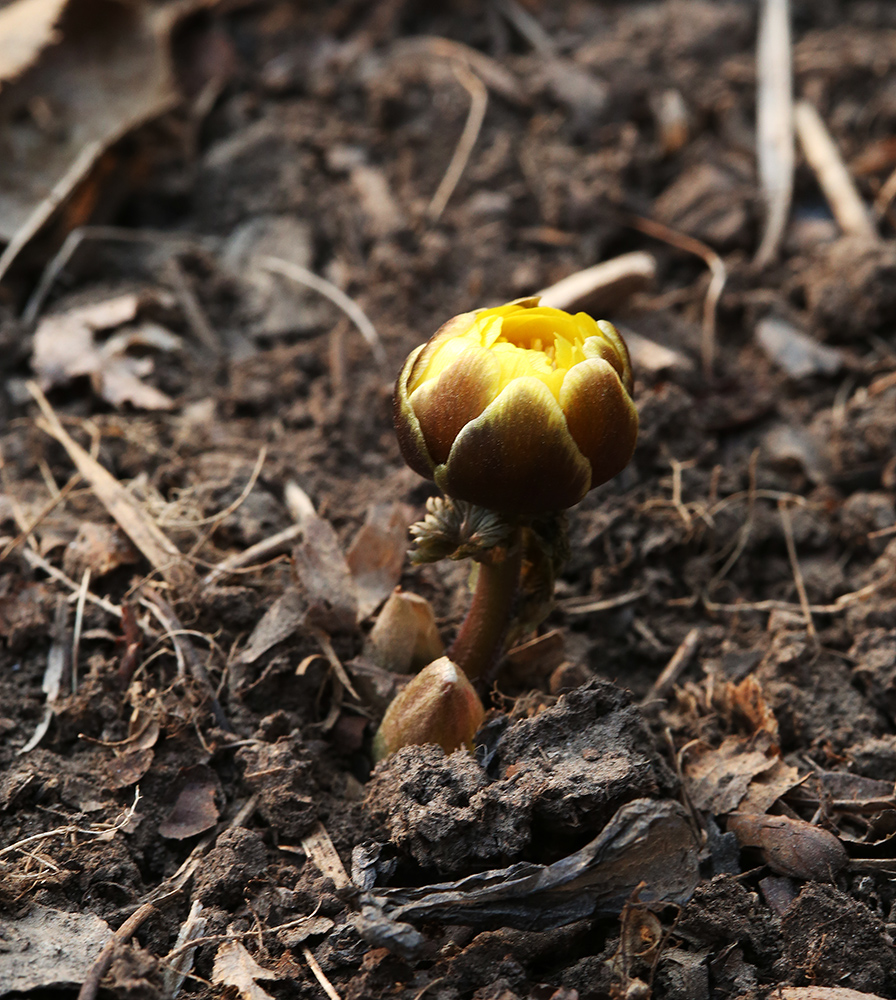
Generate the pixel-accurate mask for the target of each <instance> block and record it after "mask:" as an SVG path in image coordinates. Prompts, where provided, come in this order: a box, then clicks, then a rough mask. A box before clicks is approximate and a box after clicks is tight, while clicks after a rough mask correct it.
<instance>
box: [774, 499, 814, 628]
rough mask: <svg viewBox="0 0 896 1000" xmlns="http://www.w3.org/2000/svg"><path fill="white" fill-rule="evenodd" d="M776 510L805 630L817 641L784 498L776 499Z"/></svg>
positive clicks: (788, 510) (791, 524)
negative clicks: (779, 516)
mask: <svg viewBox="0 0 896 1000" xmlns="http://www.w3.org/2000/svg"><path fill="white" fill-rule="evenodd" d="M778 511H779V513H780V514H781V524H782V526H783V528H784V541H785V542H786V544H787V558H788V559H789V560H790V569H791V571H792V572H793V582H794V583H795V584H796V592H797V594H798V595H799V599H800V608H801V609H802V612H803V617H804V618H805V619H806V632H807V634H808V636H809V638H810V639H811V640H812V641H813V642H817V641H818V634H817V633H816V631H815V622H814V621H813V620H812V610H811V608H810V606H809V597H808V595H807V594H806V583H805V581H804V580H803V571H802V570H801V569H800V561H799V559H798V558H797V554H796V543H795V542H794V540H793V523H792V522H791V519H790V508H789V507H788V506H787V502H786V501H785V500H779V501H778Z"/></svg>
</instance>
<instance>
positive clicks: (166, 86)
mask: <svg viewBox="0 0 896 1000" xmlns="http://www.w3.org/2000/svg"><path fill="white" fill-rule="evenodd" d="M59 10H62V8H61V7H60V8H59ZM57 13H58V12H57ZM4 14H5V16H6V18H8V19H10V20H12V21H14V22H16V23H17V24H18V27H19V29H20V31H19V40H18V43H15V42H13V43H12V45H13V48H12V52H11V53H10V52H9V50H4V54H5V55H6V56H7V58H9V60H10V66H9V69H10V70H12V71H13V72H12V73H11V74H9V75H10V76H12V75H17V76H18V78H17V79H15V80H14V81H12V82H10V81H9V76H7V81H6V82H5V83H4V85H3V88H2V90H0V119H2V120H3V121H4V123H5V126H4V156H3V158H2V160H0V239H2V240H3V241H5V242H6V243H7V244H8V245H7V248H6V250H5V251H4V253H3V255H2V256H0V277H2V275H3V274H4V273H5V272H6V271H7V270H8V268H9V266H10V264H11V263H12V262H13V261H14V260H15V258H16V257H17V256H18V254H19V253H20V252H21V250H22V249H23V248H24V247H25V246H27V244H28V243H29V241H30V240H31V239H32V238H33V237H34V236H35V235H36V234H37V233H38V232H39V231H40V230H41V229H42V228H43V227H44V226H45V225H46V224H47V223H48V222H49V221H50V220H51V219H53V218H54V217H58V216H59V215H60V214H62V213H68V214H69V215H73V217H71V218H68V219H67V220H66V221H67V223H68V228H73V227H74V226H76V225H81V224H83V223H84V222H86V221H88V219H89V218H90V215H91V210H92V209H93V208H94V207H95V206H96V205H97V203H98V202H99V201H101V200H102V199H103V198H104V197H108V192H109V190H111V189H112V188H111V187H110V185H108V184H106V185H101V184H99V183H95V184H94V185H93V186H92V187H90V186H89V185H88V184H87V183H86V181H87V178H89V177H90V175H91V173H92V171H93V170H94V168H95V167H96V168H98V169H99V168H100V167H101V166H102V164H101V162H100V161H101V159H102V157H103V154H104V153H105V152H106V151H107V150H108V149H109V147H110V146H111V145H112V143H114V142H115V141H116V140H117V139H119V138H121V136H123V135H124V134H126V133H127V132H128V131H130V130H131V129H132V128H134V127H135V126H136V125H138V124H142V123H143V122H146V121H147V120H149V119H150V118H152V117H154V116H155V115H158V114H160V113H161V112H162V111H163V110H165V109H166V108H167V107H169V106H170V105H171V103H172V101H173V99H174V96H175V85H174V80H173V77H172V73H171V66H170V59H169V53H168V51H167V48H168V33H169V31H170V22H171V20H172V19H171V18H170V17H169V18H168V19H167V21H166V18H165V17H163V16H160V14H159V12H158V11H157V10H155V9H154V8H153V7H151V6H140V5H130V4H125V3H121V2H118V0H69V2H68V3H67V4H65V7H64V10H62V13H61V15H60V16H54V9H53V5H51V4H46V5H44V4H41V3H39V2H38V0H18V2H17V3H15V4H13V5H12V8H11V9H9V8H7V10H5V11H4ZM26 20H27V21H29V22H30V27H31V29H32V32H33V34H32V35H31V42H30V45H29V44H28V41H27V38H26V37H25V35H23V34H22V32H21V29H22V24H23V22H25V21H26ZM48 29H51V30H52V34H51V36H50V38H49V39H47V41H55V42H56V44H52V45H47V44H45V43H44V38H43V35H44V34H45V33H46V31H47V30H48ZM29 49H30V51H29ZM35 50H36V51H35ZM16 51H18V55H16ZM35 55H36V56H37V58H36V59H35V58H34V57H35ZM29 64H30V65H29ZM26 66H27V67H28V72H27V73H22V72H21V70H22V69H24V68H25V67H26ZM16 68H18V73H16V72H15V71H16ZM35 108H42V109H45V111H46V114H47V115H48V116H49V120H45V119H42V118H40V117H39V116H38V115H36V114H35V112H34V109H35ZM113 169H114V166H113ZM76 191H79V193H80V194H81V195H83V197H82V198H81V199H79V200H80V202H81V203H80V204H79V205H78V206H77V210H76V211H75V212H74V213H72V212H71V211H70V209H71V208H72V205H73V202H72V196H73V194H74V193H75V192H76Z"/></svg>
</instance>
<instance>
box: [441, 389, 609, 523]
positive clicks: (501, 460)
mask: <svg viewBox="0 0 896 1000" xmlns="http://www.w3.org/2000/svg"><path fill="white" fill-rule="evenodd" d="M617 381H618V380H617ZM435 479H436V482H437V483H438V485H439V486H440V487H441V488H442V489H443V490H444V491H445V492H446V493H447V494H448V495H449V496H452V497H455V498H456V499H458V500H468V501H470V502H471V503H475V504H479V505H480V506H482V507H488V508H490V509H492V510H498V511H502V512H505V513H517V514H534V513H539V512H542V511H548V510H562V509H563V508H565V507H571V506H572V505H573V504H574V503H578V502H579V500H581V499H582V497H583V496H584V495H585V494H586V493H587V492H588V489H589V487H590V483H591V467H590V466H589V464H588V461H587V460H586V459H585V457H584V456H583V455H582V453H581V452H580V451H579V449H578V448H577V447H576V445H575V442H574V441H573V439H572V437H571V435H570V433H569V430H568V428H567V426H566V420H565V419H564V417H563V413H562V412H561V410H560V407H559V405H558V403H557V400H556V399H554V396H553V395H552V393H551V391H550V389H548V387H547V386H546V385H545V384H544V383H543V382H542V381H540V380H539V379H537V378H533V377H525V378H520V379H517V380H516V381H514V382H512V383H511V384H510V385H508V386H507V387H506V388H505V389H504V390H502V392H501V394H500V395H499V396H498V398H497V399H496V400H495V401H494V402H493V403H491V404H490V405H489V406H488V407H487V408H486V409H485V410H484V411H483V412H482V414H481V415H480V416H479V417H477V418H476V420H474V421H472V422H471V423H469V424H467V425H466V427H464V429H463V430H462V431H461V432H460V434H459V435H458V436H457V439H456V440H455V442H454V445H453V446H452V448H451V452H450V454H449V456H448V461H447V462H446V463H445V464H444V465H440V466H439V467H438V468H437V469H436V471H435Z"/></svg>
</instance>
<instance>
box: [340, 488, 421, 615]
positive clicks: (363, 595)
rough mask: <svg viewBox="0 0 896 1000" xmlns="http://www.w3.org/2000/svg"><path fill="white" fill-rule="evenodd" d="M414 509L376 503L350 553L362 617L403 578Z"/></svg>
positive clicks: (350, 566)
mask: <svg viewBox="0 0 896 1000" xmlns="http://www.w3.org/2000/svg"><path fill="white" fill-rule="evenodd" d="M413 520H414V512H413V510H412V508H410V507H409V506H408V505H407V504H403V503H391V504H374V505H373V506H372V507H371V508H370V509H369V510H368V511H367V520H366V522H365V523H364V525H363V526H362V528H361V530H360V531H359V532H358V534H357V535H356V536H355V539H354V541H353V542H352V544H351V547H350V548H349V550H348V555H347V556H346V562H347V563H348V568H349V570H350V571H351V574H352V577H353V578H354V581H355V589H356V592H357V595H358V619H359V620H361V619H363V618H366V617H367V616H368V615H370V614H372V613H373V611H374V610H375V609H376V607H377V605H379V604H381V603H382V602H383V601H384V600H385V599H386V598H387V597H388V596H389V594H391V593H392V591H393V589H394V588H395V586H396V584H397V583H398V581H399V580H400V579H401V571H402V568H403V567H404V562H405V557H406V556H407V549H408V527H409V526H410V524H411V522H412V521H413Z"/></svg>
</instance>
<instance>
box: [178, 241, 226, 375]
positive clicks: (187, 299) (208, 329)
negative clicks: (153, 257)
mask: <svg viewBox="0 0 896 1000" xmlns="http://www.w3.org/2000/svg"><path fill="white" fill-rule="evenodd" d="M167 274H168V278H169V280H170V281H171V284H172V285H173V286H174V291H175V294H176V295H177V297H178V299H179V301H180V306H181V309H183V313H184V316H185V317H186V319H187V322H188V323H189V324H190V329H191V330H192V331H193V333H194V334H195V335H196V339H197V340H198V341H199V342H200V343H201V344H202V345H203V347H205V348H207V349H208V350H209V351H210V352H211V353H212V354H213V355H214V356H215V357H219V356H220V354H221V341H220V340H219V338H218V336H217V335H216V334H215V331H214V330H213V329H212V325H211V323H209V321H208V317H207V316H206V315H205V311H204V310H203V308H202V306H201V305H200V304H199V299H197V298H196V293H195V292H194V291H193V289H192V288H191V287H190V284H189V282H188V281H187V276H186V275H185V274H184V269H183V268H182V267H181V265H180V261H179V260H178V259H177V258H176V257H172V258H171V259H170V260H169V261H168V269H167Z"/></svg>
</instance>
